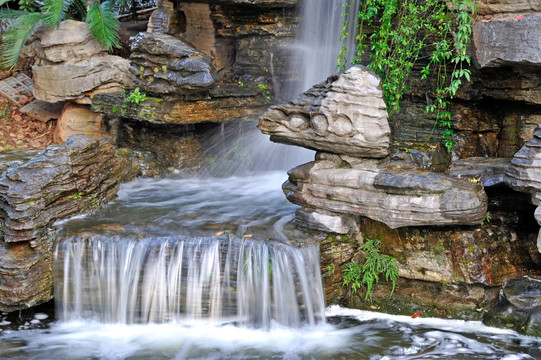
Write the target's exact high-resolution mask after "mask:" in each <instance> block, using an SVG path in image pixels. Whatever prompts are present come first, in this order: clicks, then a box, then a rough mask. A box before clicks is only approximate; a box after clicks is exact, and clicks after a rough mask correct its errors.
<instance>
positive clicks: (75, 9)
mask: <svg viewBox="0 0 541 360" xmlns="http://www.w3.org/2000/svg"><path fill="white" fill-rule="evenodd" d="M9 1H14V0H8V1H5V0H0V5H1V4H3V3H6V2H9ZM19 1H23V2H24V3H25V4H28V6H26V5H25V6H22V9H23V10H10V9H1V10H0V20H8V21H9V26H8V28H7V30H6V33H5V34H4V36H3V37H2V44H1V46H0V54H1V58H2V59H1V62H0V64H1V65H2V67H3V68H6V69H11V68H14V67H15V66H16V65H17V62H18V60H19V57H20V55H21V51H22V48H23V46H24V43H25V42H26V40H27V39H28V38H29V37H30V35H32V33H33V32H34V30H35V29H36V28H37V26H38V25H40V24H43V26H45V27H46V28H56V27H58V25H60V22H61V21H62V20H64V19H68V18H70V19H75V20H83V21H85V22H86V23H87V25H88V29H89V30H90V32H91V33H92V35H93V36H94V38H95V39H96V41H98V43H99V44H100V45H101V46H102V47H103V48H104V49H106V50H108V51H110V50H112V49H113V47H116V48H119V47H120V42H119V38H118V29H119V27H120V23H119V21H118V19H117V18H116V16H115V11H114V2H111V1H105V2H103V3H100V2H99V1H92V3H91V4H90V7H89V9H88V13H87V11H86V9H87V3H86V1H85V0H44V1H43V5H42V6H41V7H40V8H39V12H34V5H35V4H37V3H35V2H33V1H30V0H19Z"/></svg>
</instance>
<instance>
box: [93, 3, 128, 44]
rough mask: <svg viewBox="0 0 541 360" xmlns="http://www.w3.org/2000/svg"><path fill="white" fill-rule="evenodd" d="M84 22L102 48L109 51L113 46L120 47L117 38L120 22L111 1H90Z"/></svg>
mask: <svg viewBox="0 0 541 360" xmlns="http://www.w3.org/2000/svg"><path fill="white" fill-rule="evenodd" d="M86 23H87V24H88V28H89V30H90V32H91V33H92V35H93V36H94V39H96V41H98V42H99V43H100V45H101V46H102V47H103V48H104V49H107V50H108V51H111V50H112V49H113V47H115V48H119V47H120V42H119V38H118V29H119V28H120V22H119V21H118V19H117V18H116V17H115V12H114V4H113V2H111V1H105V2H104V3H101V4H99V3H97V2H95V1H94V2H92V4H91V5H90V9H89V10H88V14H87V16H86Z"/></svg>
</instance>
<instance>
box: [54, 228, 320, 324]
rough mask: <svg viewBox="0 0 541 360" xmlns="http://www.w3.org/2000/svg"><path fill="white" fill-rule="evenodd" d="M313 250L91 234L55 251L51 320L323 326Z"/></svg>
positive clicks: (228, 240)
mask: <svg viewBox="0 0 541 360" xmlns="http://www.w3.org/2000/svg"><path fill="white" fill-rule="evenodd" d="M318 257H319V252H318V248H317V246H301V247H295V246H291V245H289V244H284V243H280V242H275V241H257V240H251V239H246V238H238V237H236V236H234V235H232V234H228V235H225V234H224V235H222V236H221V237H207V238H173V237H170V238H146V239H141V240H137V241H133V240H129V239H126V238H122V237H120V236H115V237H107V236H96V235H92V236H89V237H88V238H80V237H75V238H70V239H65V240H64V241H63V242H62V243H60V245H59V246H58V247H57V254H56V259H57V260H56V261H57V262H58V264H59V276H61V279H62V280H61V281H57V284H56V287H55V293H56V294H57V308H58V310H57V315H58V317H59V318H60V319H61V320H62V321H71V320H77V319H86V320H97V321H100V322H105V323H120V324H134V323H139V324H141V323H142V324H146V323H164V322H171V321H173V322H188V323H190V322H194V321H201V320H203V321H206V322H210V323H234V324H236V325H241V326H248V327H253V328H264V329H269V328H271V327H272V325H274V324H279V325H283V326H288V327H293V328H298V327H300V326H303V325H308V326H315V325H316V324H319V323H322V322H323V321H324V303H323V291H322V288H321V278H320V275H319V261H318Z"/></svg>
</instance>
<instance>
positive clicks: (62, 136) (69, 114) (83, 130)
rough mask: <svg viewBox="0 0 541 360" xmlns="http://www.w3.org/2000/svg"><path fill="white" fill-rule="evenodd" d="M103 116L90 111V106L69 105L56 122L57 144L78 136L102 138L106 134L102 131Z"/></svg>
mask: <svg viewBox="0 0 541 360" xmlns="http://www.w3.org/2000/svg"><path fill="white" fill-rule="evenodd" d="M102 122H103V115H101V114H97V113H95V112H92V111H90V106H88V105H79V104H71V103H68V104H66V106H65V107H64V109H63V110H62V114H61V115H60V117H59V118H58V121H57V122H56V127H55V130H54V134H53V136H54V140H55V142H56V143H63V142H65V141H66V140H67V139H68V138H69V137H70V136H72V135H76V134H82V135H88V136H91V137H94V138H98V139H99V138H102V137H105V136H106V133H105V132H104V131H102Z"/></svg>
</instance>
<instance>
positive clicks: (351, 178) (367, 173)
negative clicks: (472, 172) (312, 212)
mask: <svg viewBox="0 0 541 360" xmlns="http://www.w3.org/2000/svg"><path fill="white" fill-rule="evenodd" d="M342 160H343V161H342V162H340V163H339V162H337V161H330V160H318V161H314V162H310V163H307V164H304V165H300V166H298V167H296V168H295V169H293V170H291V171H290V172H289V180H288V181H287V182H286V183H285V184H284V185H283V190H284V193H285V194H286V196H287V198H288V199H289V201H291V202H293V203H295V204H298V205H301V206H303V207H305V208H306V209H309V208H316V209H321V210H324V211H328V212H331V213H338V214H350V215H360V216H365V217H369V218H371V219H374V220H377V221H380V222H382V223H384V224H386V225H387V226H389V227H390V228H393V229H394V228H398V227H403V226H421V225H447V224H455V225H459V224H472V225H473V224H479V223H481V221H482V220H483V218H484V216H485V214H486V211H487V198H486V194H485V192H484V190H483V188H482V186H481V185H478V184H473V183H471V182H468V181H464V180H460V179H456V178H452V177H450V176H446V175H443V174H438V173H433V172H429V171H425V170H421V169H418V168H414V167H412V166H410V165H407V164H405V163H402V162H387V161H377V160H355V159H349V158H347V157H342Z"/></svg>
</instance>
